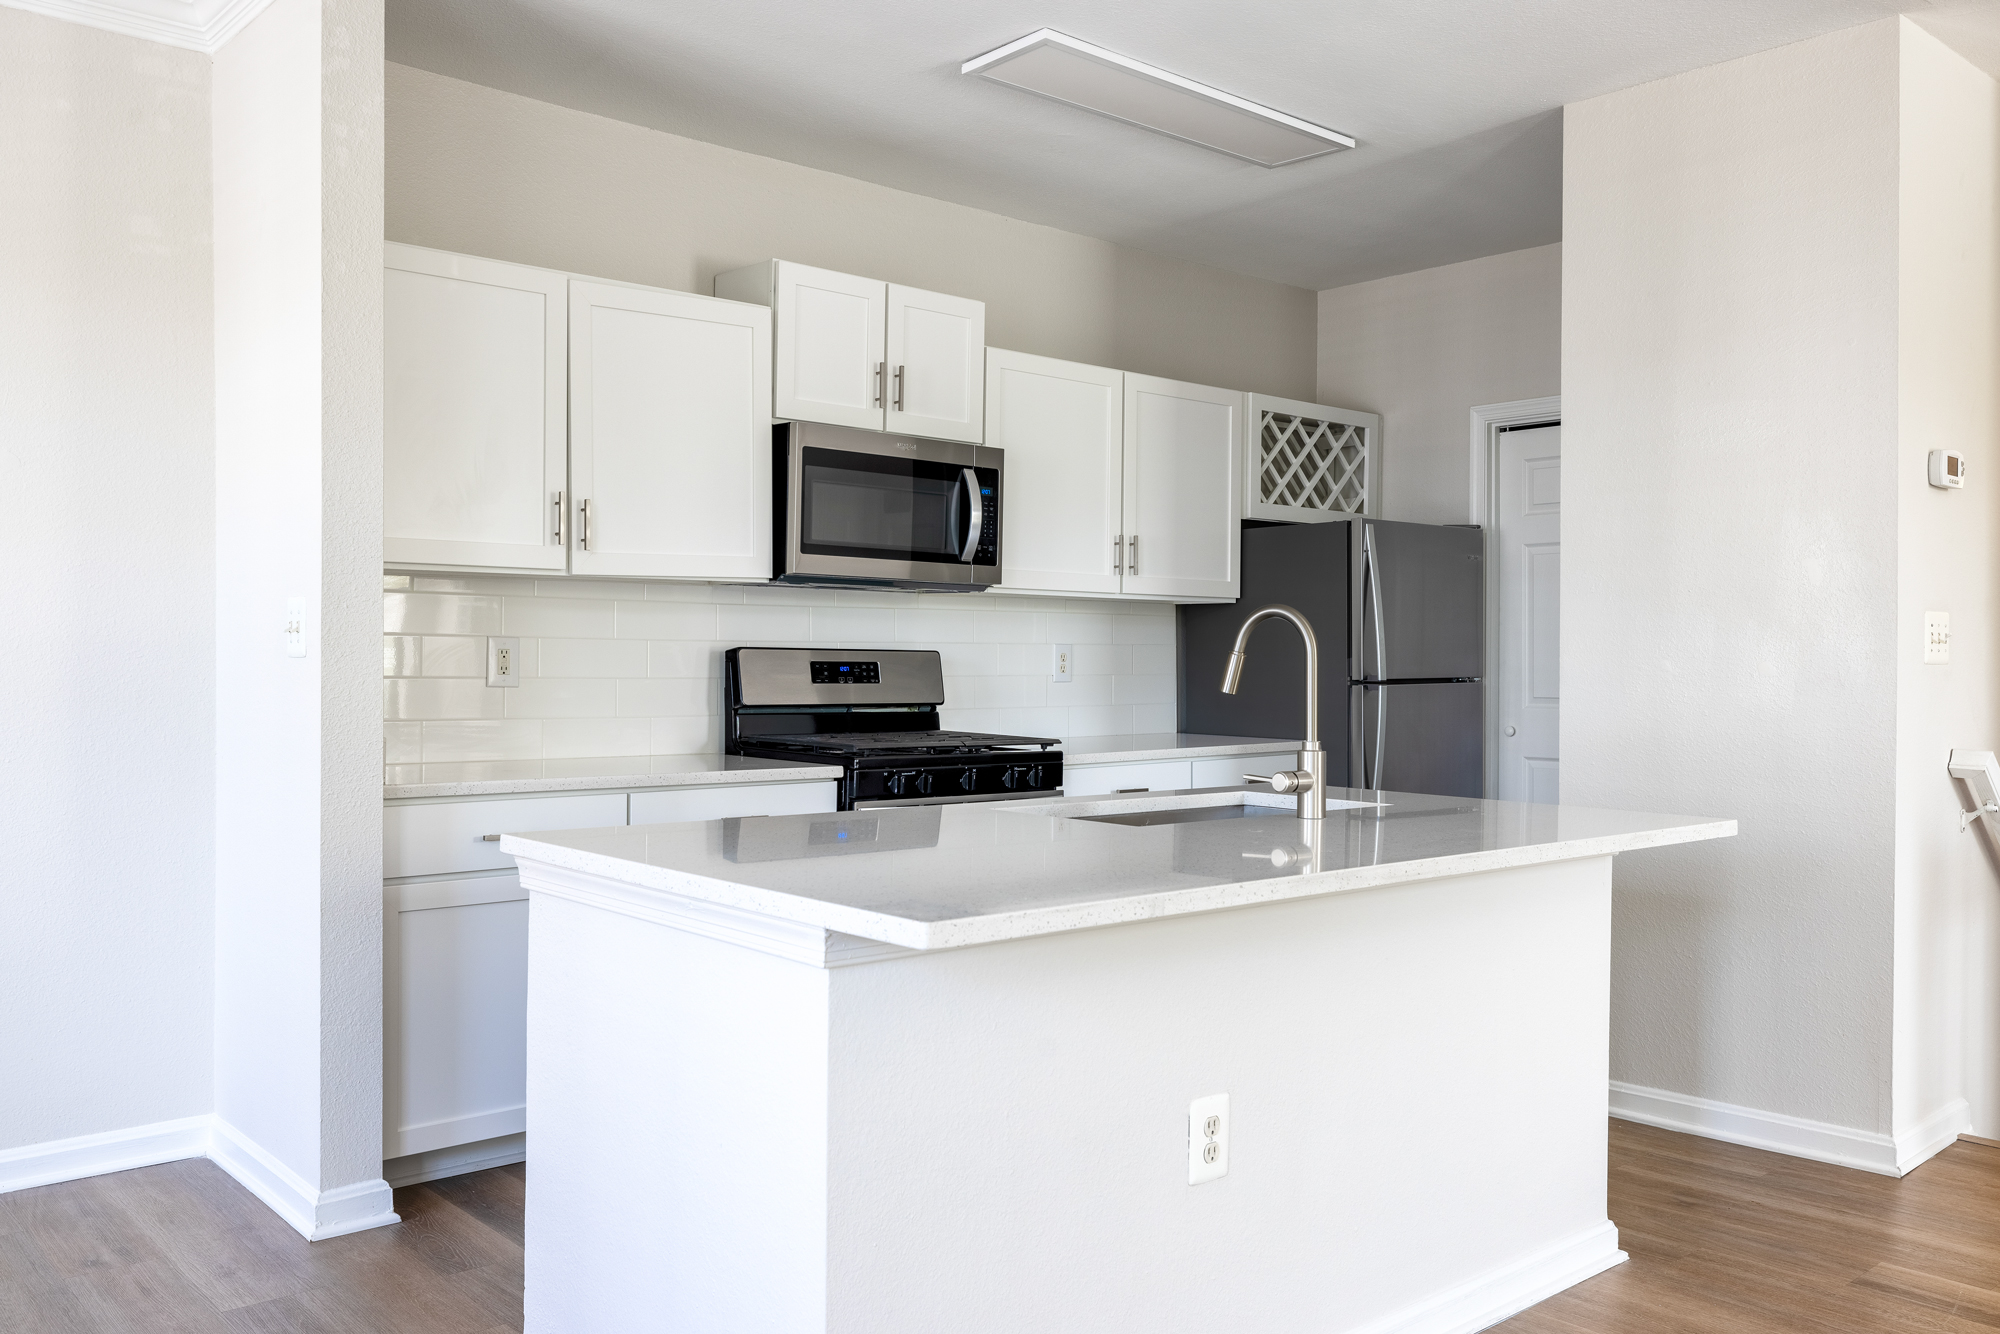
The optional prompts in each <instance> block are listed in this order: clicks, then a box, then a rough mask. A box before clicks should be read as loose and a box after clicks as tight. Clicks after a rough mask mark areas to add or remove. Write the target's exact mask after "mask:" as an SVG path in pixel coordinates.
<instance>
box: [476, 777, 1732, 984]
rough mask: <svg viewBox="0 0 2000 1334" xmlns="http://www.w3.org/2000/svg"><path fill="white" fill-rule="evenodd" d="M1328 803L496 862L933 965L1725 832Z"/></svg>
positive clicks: (829, 826)
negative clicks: (1009, 945) (739, 914)
mask: <svg viewBox="0 0 2000 1334" xmlns="http://www.w3.org/2000/svg"><path fill="white" fill-rule="evenodd" d="M1329 797H1331V798H1335V799H1338V800H1340V801H1342V802H1344V803H1347V804H1348V808H1347V809H1338V810H1329V812H1328V813H1327V817H1326V819H1325V820H1324V821H1322V822H1320V823H1321V824H1322V826H1323V827H1322V828H1321V829H1319V830H1318V831H1317V834H1316V835H1312V834H1308V832H1307V828H1306V823H1305V822H1303V821H1300V820H1298V819H1297V818H1296V817H1295V815H1294V814H1293V804H1292V799H1291V798H1289V797H1278V796H1276V795H1275V794H1271V793H1262V794H1260V793H1255V792H1245V791H1243V790H1241V789H1234V788H1232V789H1211V790H1208V791H1205V792H1200V791H1198V792H1190V793H1151V794H1147V795H1145V796H1135V797H1117V798H1090V799H1077V800H1073V799H1066V798H1054V799H1052V800H1049V801H1019V802H996V803H991V804H967V805H957V806H919V807H905V808H901V809H893V810H878V811H861V812H844V813H840V814H826V815H772V816H756V817H750V818H747V819H736V820H708V821H700V822H691V823H687V824H666V825H640V826H634V827H624V828H610V829H590V830H577V831H571V832H562V833H549V834H509V835H507V836H505V837H504V838H502V839H501V843H500V848H501V851H503V852H505V853H507V854H508V855H510V856H513V857H515V858H517V859H518V860H519V862H520V863H521V868H522V878H523V882H524V883H525V884H527V885H528V886H529V888H531V889H532V888H533V887H534V880H535V877H536V875H537V873H538V867H539V866H546V867H549V868H555V873H556V874H561V873H562V872H579V873H583V874H585V875H589V876H594V877H602V878H603V879H604V880H608V881H612V882H616V883H618V884H620V885H622V886H625V887H629V888H630V889H636V890H641V891H645V890H652V891H658V892H660V893H661V894H662V895H663V896H668V895H678V896H682V897H684V898H689V899H696V900H700V901H704V902H707V903H712V904H720V905H723V906H725V907H729V908H735V909H740V910H747V911H750V912H755V913H761V914H765V915H767V916H770V917H773V918H778V919H781V920H784V921H789V922H794V923H799V924H802V925H807V926H814V927H822V928H824V929H826V930H829V931H837V932H842V933H844V934H847V935H850V936H860V937H862V938H864V939H868V940H875V941H883V942H887V943H889V944H893V945H900V946H903V947H905V948H908V949H916V950H933V949H949V948H953V947H956V946H962V945H976V944H982V943H986V942H991V941H999V940H1011V939H1016V938H1019V937H1023V936H1034V935H1044V934H1048V933H1051V932H1057V931H1073V930H1078V929H1081V928H1085V927H1096V926H1108V925H1112V924H1115V923H1119V922H1130V921H1139V920H1142V919H1145V918H1152V917H1164V916H1169V915H1173V914H1180V913H1195V912H1209V911H1213V910H1216V909H1221V908H1235V907H1243V906H1246V905H1250V904H1257V903H1270V902H1276V901H1279V900H1283V899H1293V898H1303V897H1306V896H1308V895H1315V894H1330V893H1338V892H1342V891H1348V890H1357V889H1367V888H1371V887H1374V886H1378V885H1394V884H1402V883H1409V882H1412V881H1421V880H1429V879H1436V878H1439V877H1443V876H1452V875H1464V874H1470V873H1473V872H1479V871H1493V870H1503V869H1506V868H1509V867H1516V866H1530V865H1534V864H1537V863H1542V862H1554V861H1565V860H1569V859H1573V858H1579V857H1593V856H1601V855H1605V854H1610V853H1619V852H1631V851H1635V850H1638V849H1641V848H1653V847H1660V846H1664V845H1666V844H1672V843H1686V842H1693V841H1697V840H1701V839H1711V838H1727V837H1729V836H1731V835H1733V834H1734V833H1735V832H1736V822H1735V821H1733V820H1716V819H1707V818H1703V817H1698V816H1682V815H1646V814H1638V813H1634V812H1630V811H1606V810H1595V809H1591V808H1588V807H1580V806H1531V805H1524V804H1521V803H1516V802H1501V801H1477V800H1470V799H1465V798H1452V797H1428V796H1416V795H1412V794H1408V793H1400V792H1387V793H1372V792H1360V791H1354V790H1347V789H1334V790H1333V791H1331V792H1330V793H1329ZM1378 799H1379V801H1380V803H1381V804H1380V805H1376V804H1374V803H1375V802H1376V801H1377V800H1378ZM1237 802H1240V803H1243V804H1245V805H1246V806H1249V807H1251V808H1253V809H1255V810H1257V811H1258V812H1259V813H1257V814H1255V815H1254V816H1252V817H1251V818H1239V819H1219V820H1205V821H1202V822H1199V823H1186V824H1162V825H1150V826H1144V827H1135V826H1131V825H1119V824H1103V823H1097V822H1093V821H1090V820H1085V819H1076V818H1070V817H1074V816H1079V815H1098V814H1113V813H1132V812H1139V811H1160V810H1167V809H1171V808H1175V807H1182V806H1199V805H1214V804H1217V803H1237ZM1329 804H1330V805H1331V804H1332V803H1331V802H1330V803H1329ZM668 901H669V900H667V899H665V898H664V897H663V899H662V902H663V903H664V902H668Z"/></svg>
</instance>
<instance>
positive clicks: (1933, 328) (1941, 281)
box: [1895, 23, 2000, 1138]
mask: <svg viewBox="0 0 2000 1334" xmlns="http://www.w3.org/2000/svg"><path fill="white" fill-rule="evenodd" d="M1900 54H1901V75H1902V104H1901V110H1902V121H1901V156H1902V175H1901V205H1900V229H1901V238H1902V245H1901V256H1900V272H1901V306H1900V321H1901V327H1900V336H1899V346H1898V357H1897V378H1898V386H1897V388H1898V430H1899V444H1898V448H1897V456H1896V469H1897V473H1896V497H1897V527H1898V548H1899V555H1900V563H1899V565H1898V571H1897V573H1898V578H1897V597H1896V607H1897V609H1896V630H1895V634H1896V651H1895V660H1896V678H1897V688H1896V711H1897V750H1896V797H1897V800H1896V1023H1895V1070H1896V1084H1895V1120H1896V1124H1897V1126H1898V1127H1908V1126H1913V1125H1920V1124H1922V1123H1923V1122H1924V1121H1925V1120H1926V1119H1927V1118H1930V1117H1932V1116H1934V1115H1936V1114H1938V1113H1940V1112H1943V1111H1946V1110H1948V1109H1949V1108H1950V1107H1951V1105H1952V1103H1953V1102H1955V1101H1956V1100H1957V1099H1958V1098H1960V1097H1969V1099H1970V1101H1971V1104H1972V1106H1971V1111H1972V1125H1973V1131H1974V1133H1975V1134H1980V1135H1985V1136H1989V1137H1994V1138H2000V935H1996V930H2000V911H1996V908H1997V907H2000V876H1996V862H1995V859H1994V857H1993V855H1992V850H1991V848H1990V847H1989V845H1988V844H1987V843H1986V842H1985V841H1984V836H1983V835H1980V834H1961V833H1960V832H1959V826H1958V811H1959V810H1960V809H1961V801H1960V796H1959V793H1958V792H1956V791H1955V790H1954V784H1953V783H1952V781H1951V779H1950V778H1949V777H1948V776H1947V775H1946V774H1945V772H1944V765H1945V757H1946V756H1947V755H1948V754H1949V753H1950V752H1951V749H1952V748H1953V747H1954V746H1962V747H1966V748H1969V749H1981V750H1984V749H1993V748H1996V747H2000V710H1996V703H2000V701H1996V698H1995V695H1996V688H2000V687H1996V682H1995V671H1996V670H2000V653H1996V643H1995V634H1996V631H1995V627H1996V616H2000V605H1997V604H2000V571H1996V569H1995V558H1996V555H2000V453H1996V452H1995V449H1994V444H1995V441H1996V440H2000V398H1996V388H1995V376H1996V368H2000V285H1996V273H1995V245H1996V240H2000V214H1996V187H2000V180H1996V164H2000V101H1996V90H1995V87H1994V82H1993V80H1992V79H1991V78H1990V77H1988V76H1987V75H1986V74H1984V73H1982V72H1981V71H1980V70H1978V69H1976V68H1974V67H1973V66H1972V65H1971V64H1969V63H1968V62H1967V61H1965V60H1964V59H1962V58H1961V57H1959V56H1958V55H1956V54H1955V53H1954V52H1952V51H1951V50H1950V49H1948V48H1947V47H1946V46H1945V45H1944V44H1943V43H1941V42H1939V41H1938V40H1937V39H1936V38H1935V37H1932V36H1930V35H1929V34H1928V33H1926V32H1925V31H1923V30H1922V29H1921V28H1918V27H1916V26H1915V25H1914V24H1908V23H1906V24H1904V25H1903V28H1902V41H1901V49H1900ZM1947 448H1949V449H1957V450H1959V451H1961V452H1963V453H1965V454H1967V455H1968V456H1969V458H1970V462H1971V467H1972V471H1971V472H1970V473H1969V485H1968V487H1967V489H1966V490H1964V491H1940V490H1937V489H1935V488H1933V487H1932V486H1930V485H1929V483H1928V480H1927V477H1926V471H1925V462H1926V456H1927V455H1928V453H1929V451H1931V450H1933V449H1947ZM1927 610H1940V611H1948V612H1950V613H1951V618H1952V645H1951V663H1950V665H1948V666H1925V665H1924V664H1923V654H1922V651H1921V645H1922V643H1923V633H1924V628H1923V617H1924V612H1925V611H1927Z"/></svg>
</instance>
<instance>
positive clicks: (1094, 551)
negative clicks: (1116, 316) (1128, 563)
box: [986, 347, 1125, 593]
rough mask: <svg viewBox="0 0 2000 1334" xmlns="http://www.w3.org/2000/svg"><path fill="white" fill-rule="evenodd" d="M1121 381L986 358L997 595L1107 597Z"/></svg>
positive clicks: (1094, 370) (1100, 371) (1120, 445)
mask: <svg viewBox="0 0 2000 1334" xmlns="http://www.w3.org/2000/svg"><path fill="white" fill-rule="evenodd" d="M1124 393H1125V373H1124V372H1123V371H1114V370H1107V369H1105V368H1104V367H1102V366H1084V365H1080V364H1079V363H1077V362H1073V361H1056V360H1054V359H1052V358H1049V357H1036V356H1030V355H1028V354H1027V353H1025V352H1008V351H1005V350H1004V349H1001V348H997V347H995V348H988V349H987V351H986V443H987V444H988V445H992V446H994V447H996V448H998V449H1000V450H1002V451H1003V452H1004V457H1005V462H1006V482H1005V484H1004V487H1003V490H1004V493H1005V494H1004V495H1003V496H1002V497H1001V501H1002V504H1001V509H1000V587H1001V588H1002V589H1003V590H1005V589H1023V590H1029V589H1033V590H1045V591H1049V592H1064V593H1116V592H1118V571H1117V569H1116V568H1115V566H1114V563H1113V553H1112V549H1111V540H1112V538H1114V537H1115V536H1117V534H1118V532H1119V527H1118V519H1119V513H1120V506H1121V503H1122V502H1121V498H1120V496H1121V491H1122V489H1123V487H1124V453H1125V442H1124V432H1123V425H1122V424H1123V422H1124V417H1125V398H1124Z"/></svg>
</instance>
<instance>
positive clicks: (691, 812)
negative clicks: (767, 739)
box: [632, 782, 840, 824]
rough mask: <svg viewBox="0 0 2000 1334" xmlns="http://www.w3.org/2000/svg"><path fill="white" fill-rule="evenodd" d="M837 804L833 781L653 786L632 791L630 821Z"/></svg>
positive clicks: (805, 810) (811, 810)
mask: <svg viewBox="0 0 2000 1334" xmlns="http://www.w3.org/2000/svg"><path fill="white" fill-rule="evenodd" d="M839 804H840V792H839V788H838V785H837V784H834V783H831V782H827V783H770V784H764V783H756V784H751V783H736V784H732V785H730V786H729V787H696V788H686V787H679V788H657V789H655V790H653V791H651V792H634V793H633V794H632V823H633V824H674V823H677V822H679V821H682V820H727V819H729V818H731V817H733V816H741V815H811V814H816V813H818V812H820V811H831V810H834V809H836V808H837V807H838V806H839Z"/></svg>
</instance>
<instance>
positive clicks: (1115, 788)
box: [1063, 760, 1194, 797]
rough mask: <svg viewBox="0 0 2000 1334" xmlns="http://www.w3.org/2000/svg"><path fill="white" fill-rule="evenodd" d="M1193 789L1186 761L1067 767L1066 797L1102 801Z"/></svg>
mask: <svg viewBox="0 0 2000 1334" xmlns="http://www.w3.org/2000/svg"><path fill="white" fill-rule="evenodd" d="M1193 785H1194V784H1193V781H1192V779H1191V777H1190V768H1189V765H1188V762H1187V761H1186V760H1156V761H1153V762H1151V763H1148V764H1090V765H1084V766H1082V767H1077V766H1074V765H1064V766H1063V794H1064V795H1065V796H1070V797H1100V796H1104V795H1106V794H1108V793H1114V792H1122V791H1130V790H1134V789H1136V790H1138V791H1141V792H1174V791H1178V790H1179V789H1181V788H1185V787H1192V786H1193Z"/></svg>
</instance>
